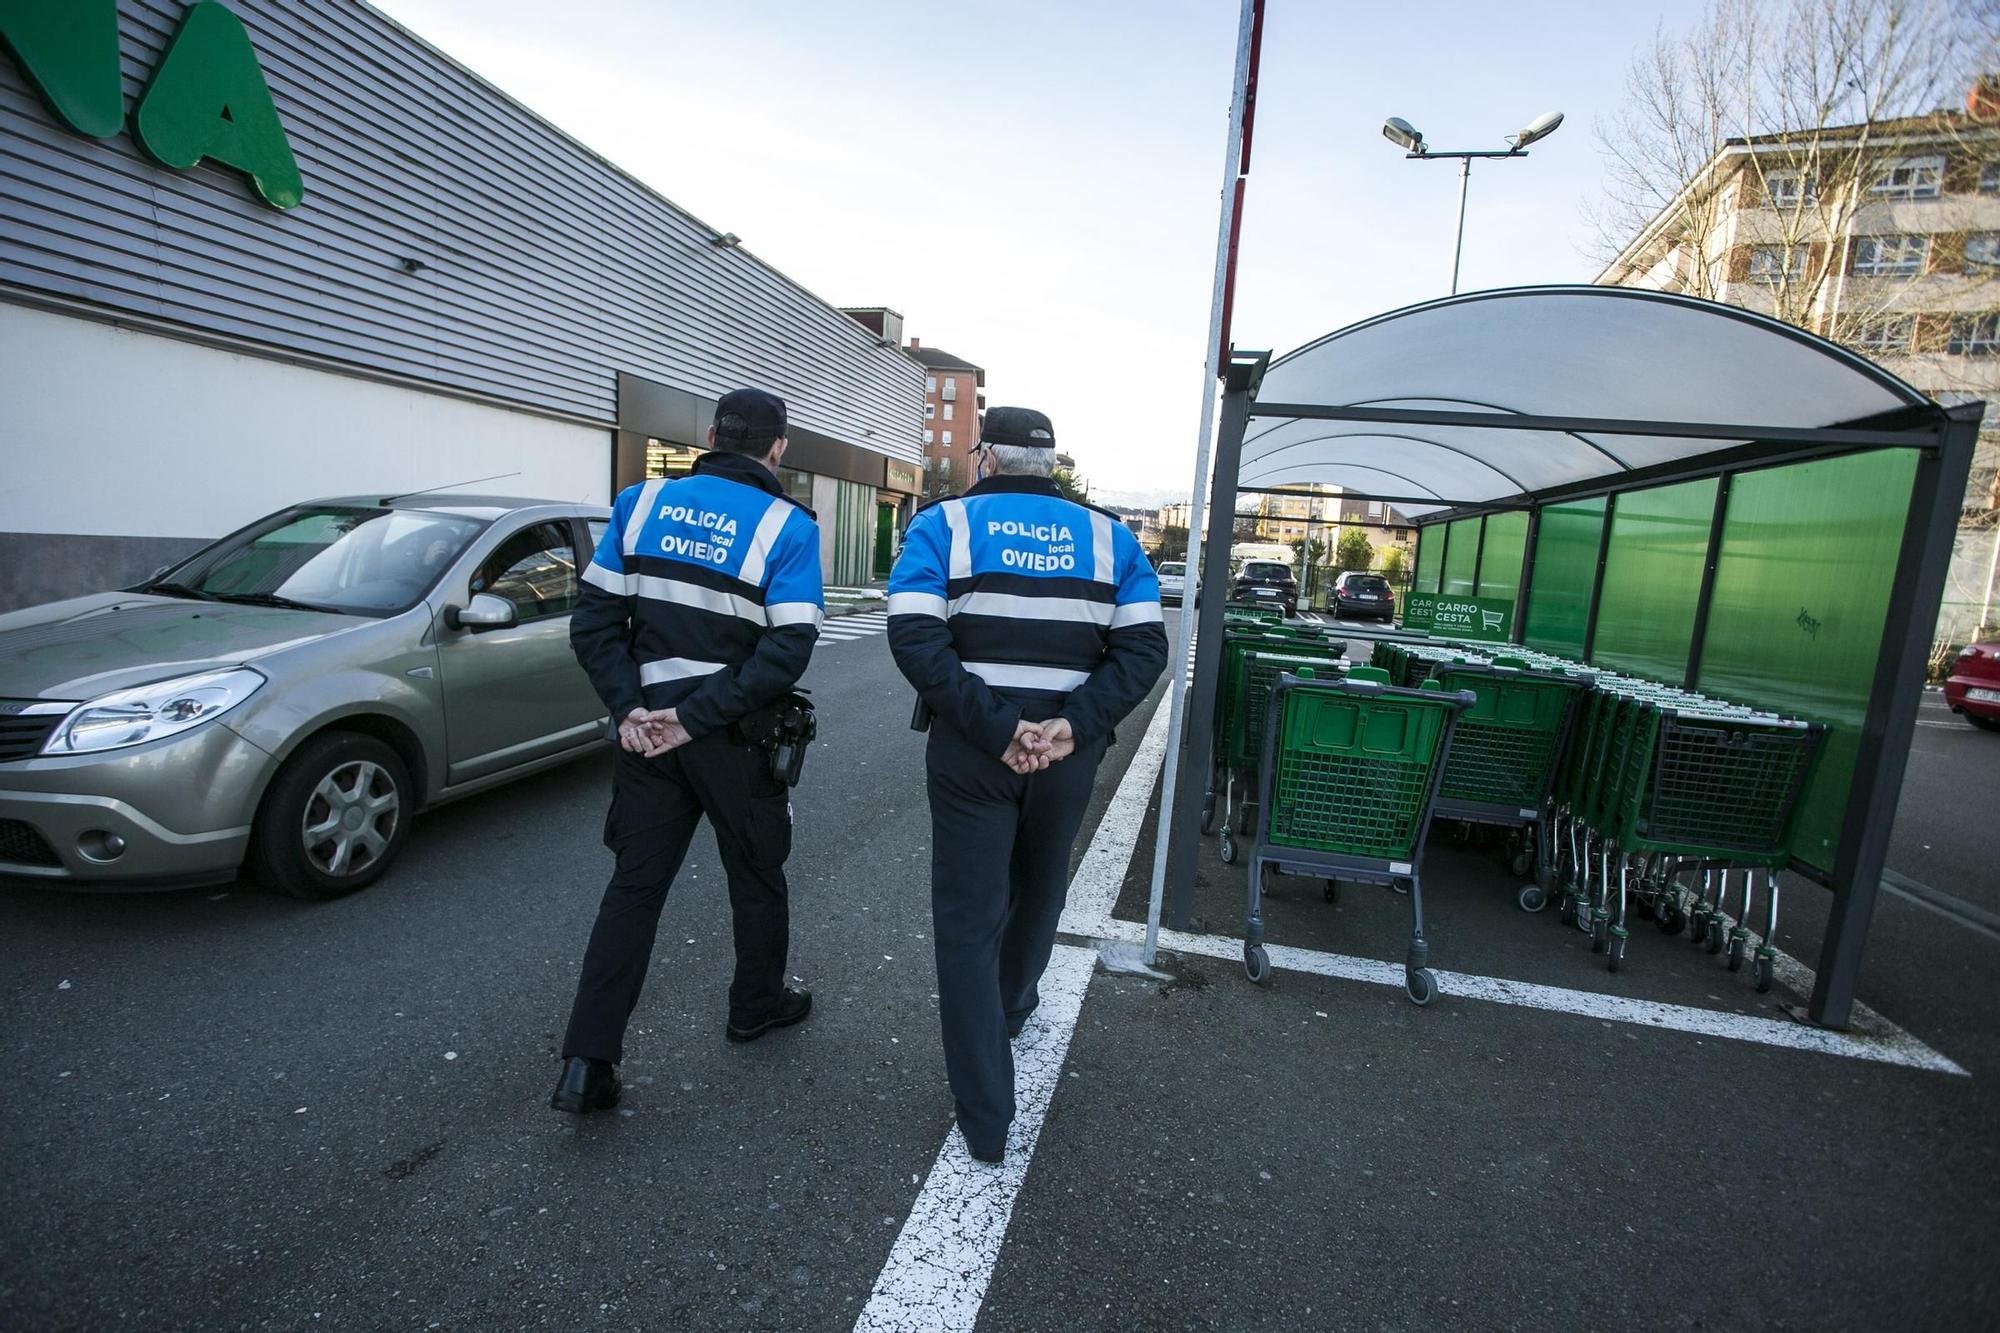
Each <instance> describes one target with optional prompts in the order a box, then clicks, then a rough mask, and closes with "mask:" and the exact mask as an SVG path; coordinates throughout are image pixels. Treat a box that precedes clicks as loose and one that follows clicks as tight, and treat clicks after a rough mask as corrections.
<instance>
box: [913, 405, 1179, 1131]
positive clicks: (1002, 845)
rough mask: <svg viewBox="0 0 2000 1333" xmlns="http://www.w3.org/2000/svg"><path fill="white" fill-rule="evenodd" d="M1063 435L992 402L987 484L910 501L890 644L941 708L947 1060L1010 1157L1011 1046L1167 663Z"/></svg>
mask: <svg viewBox="0 0 2000 1333" xmlns="http://www.w3.org/2000/svg"><path fill="white" fill-rule="evenodd" d="M1055 443H1056V441H1055V431H1054V429H1053V428H1052V427H1051V426H1050V424H1049V419H1048V418H1047V417H1046V416H1044V415H1042V414H1041V413H1040V412H1036V411H1032V410H1030V409H1028V408H1022V407H995V408H991V409H989V410H988V411H987V413H986V419H985V422H984V425H983V427H982V429H981V432H980V443H979V451H980V471H981V476H982V479H981V480H980V481H979V483H978V484H977V485H975V486H973V487H972V489H971V490H969V491H967V492H966V493H965V495H964V496H963V497H958V498H953V499H948V500H941V501H937V502H935V503H933V504H931V505H928V506H926V507H925V508H923V509H921V510H919V511H918V512H917V514H916V516H915V517H914V518H912V519H911V520H910V527H909V532H908V534H907V535H906V536H905V538H904V543H903V552H902V555H901V557H900V558H899V559H898V560H897V562H896V568H895V572H894V574H893V575H892V576H891V577H890V580H889V647H890V650H891V652H893V653H894V655H895V658H896V665H897V667H899V668H900V669H901V670H902V673H903V674H904V676H906V677H908V678H909V681H910V683H911V684H912V685H914V686H916V688H917V694H918V696H919V699H920V705H919V715H920V717H921V716H922V715H924V714H925V713H928V714H929V718H930V722H929V725H930V738H929V742H928V748H927V751H926V755H925V773H926V776H927V778H928V781H929V788H930V805H931V912H932V918H933V925H934V930H933V935H934V937H935V941H936V949H937V970H938V1009H939V1016H940V1018H941V1019H942V1021H943V1025H944V1051H945V1072H946V1074H947V1075H948V1077H949V1078H950V1081H951V1091H952V1098H953V1100H954V1102H955V1103H956V1105H957V1110H958V1126H959V1130H960V1132H961V1133H962V1134H963V1135H964V1138H965V1144H966V1148H967V1150H968V1151H969V1152H970V1153H971V1154H972V1156H973V1157H975V1158H977V1159H979V1160H980V1161H984V1162H998V1161H1000V1160H1001V1159H1002V1157H1003V1155H1004V1152H1005V1148H1006V1143H1007V1131H1008V1126H1009V1125H1010V1124H1011V1123H1012V1121H1013V1118H1014V1061H1013V1052H1012V1051H1011V1050H1010V1049H1009V1047H1008V1041H1009V1039H1010V1038H1012V1037H1015V1036H1018V1035H1019V1034H1020V1031H1021V1027H1022V1024H1024V1023H1025V1022H1027V1020H1028V1016H1029V1015H1030V1014H1032V1013H1033V1012H1034V1009H1035V1006H1036V1005H1037V1004H1038V1003H1039V1002H1040V995H1039V992H1038V990H1037V987H1038V985H1039V983H1040V981H1041V976H1042V972H1043V970H1044V969H1045V968H1047V966H1048V962H1049V955H1050V953H1051V952H1052V951H1053V949H1054V947H1055V936H1056V923H1057V921H1058V920H1059V919H1060V918H1061V916H1062V908H1063V898H1064V896H1065V893H1066V890H1067V887H1068V880H1069V857H1070V849H1071V847H1072V846H1073V845H1074V843H1075V841H1076V834H1077V829H1078V827H1079V826H1080V825H1081V824H1082V822H1083V814H1084V807H1085V805H1086V804H1087V803H1088V801H1089V799H1090V791H1091V785H1092V783H1093V781H1094V779H1095V777H1096V774H1097V765H1098V762H1099V761H1100V760H1101V759H1102V758H1103V757H1104V750H1105V746H1106V745H1107V744H1108V743H1109V741H1110V739H1111V730H1112V728H1113V727H1114V726H1116V725H1117V723H1118V722H1119V720H1120V719H1121V718H1123V717H1124V716H1125V715H1126V714H1127V713H1129V712H1131V711H1132V709H1133V708H1135V707H1136V706H1138V704H1139V702H1140V700H1142V699H1144V698H1145V697H1146V694H1147V692H1148V691H1150V690H1151V689H1152V687H1153V682H1154V681H1155V680H1156V679H1157V678H1158V676H1159V674H1160V670H1161V668H1162V667H1164V666H1165V665H1166V660H1167V636H1166V631H1165V628H1164V627H1163V625H1162V624H1161V617H1160V587H1159V581H1158V580H1157V579H1156V578H1155V577H1154V574H1153V570H1152V566H1151V565H1150V564H1149V563H1148V562H1147V560H1146V557H1145V554H1144V553H1143V552H1142V551H1141V550H1140V549H1139V543H1138V541H1137V540H1136V539H1135V538H1134V537H1133V536H1132V532H1131V529H1129V528H1127V527H1126V526H1125V524H1124V523H1123V522H1122V521H1121V520H1119V519H1118V518H1116V517H1114V516H1113V515H1111V514H1109V513H1106V512H1105V511H1103V510H1100V509H1096V508H1093V507H1091V506H1088V505H1080V504H1076V503H1073V502H1072V501H1069V500H1066V499H1064V498H1063V497H1062V494H1061V493H1060V492H1059V491H1058V490H1057V489H1056V485H1055V482H1054V481H1053V480H1051V476H1052V474H1053V472H1054V466H1055Z"/></svg>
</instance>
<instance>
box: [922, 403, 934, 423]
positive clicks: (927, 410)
mask: <svg viewBox="0 0 2000 1333" xmlns="http://www.w3.org/2000/svg"><path fill="white" fill-rule="evenodd" d="M936 416H937V404H936V403H925V404H924V420H925V421H930V420H932V419H933V418H935V417H936Z"/></svg>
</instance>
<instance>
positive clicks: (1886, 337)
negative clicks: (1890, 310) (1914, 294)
mask: <svg viewBox="0 0 2000 1333" xmlns="http://www.w3.org/2000/svg"><path fill="white" fill-rule="evenodd" d="M1916 335H1917V317H1916V316H1915V315H1890V316H1888V317H1886V318H1883V319H1871V320H1869V321H1868V322H1866V323H1865V324H1862V325H1861V326H1860V327H1858V328H1856V329H1855V330H1854V350H1855V351H1857V352H1866V353H1868V354H1869V355H1870V356H1901V355H1903V354H1904V353H1906V352H1908V351H1909V350H1910V343H1911V340H1913V339H1914V338H1915V337H1916Z"/></svg>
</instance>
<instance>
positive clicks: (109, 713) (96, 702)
mask: <svg viewBox="0 0 2000 1333" xmlns="http://www.w3.org/2000/svg"><path fill="white" fill-rule="evenodd" d="M263 683H264V677H263V676H262V675H261V674H259V673H258V672H255V671H252V670H250V669H249V668H248V667H237V668H235V669H233V670H230V671H208V672H204V673H202V674H201V675H199V676H182V677H180V678H179V679H176V680H163V681H161V682H159V683H158V684H156V685H141V686H139V687H137V688H136V689H130V690H119V691H117V692H116V693H115V694H106V695H103V696H101V697H99V698H96V699H92V700H91V701H90V702H89V703H87V704H84V705H82V706H81V707H79V708H78V709H77V710H76V711H75V712H73V713H71V714H70V715H69V716H68V717H67V718H66V719H64V721H63V724H62V725H61V726H60V727H57V728H56V730H55V734H54V735H52V736H50V737H49V739H48V743H47V744H45V745H44V746H42V753H43V754H53V755H63V754H90V753H93V752H95V751H98V750H118V749H123V748H124V747H125V746H128V745H139V744H143V743H144V742H146V741H157V740H162V739H164V738H166V737H168V736H178V735H179V734H180V733H182V732H184V731H189V730H192V729H193V728H195V727H198V726H200V725H201V724H202V723H204V722H206V721H208V720H209V719H210V718H214V717H220V716H221V715H222V714H224V713H226V712H228V711H229V710H230V709H232V708H234V707H236V705H238V704H240V703H242V702H243V701H244V700H245V699H248V698H249V697H250V696H251V695H252V694H255V693H256V692H257V689H258V687H259V686H261V685H262V684H263Z"/></svg>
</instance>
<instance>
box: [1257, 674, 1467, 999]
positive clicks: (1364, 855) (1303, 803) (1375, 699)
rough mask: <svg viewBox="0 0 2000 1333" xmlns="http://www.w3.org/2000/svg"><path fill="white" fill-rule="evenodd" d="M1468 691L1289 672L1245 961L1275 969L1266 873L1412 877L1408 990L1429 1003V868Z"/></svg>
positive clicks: (1377, 880) (1397, 880)
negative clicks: (1268, 945)
mask: <svg viewBox="0 0 2000 1333" xmlns="http://www.w3.org/2000/svg"><path fill="white" fill-rule="evenodd" d="M1473 702H1474V696H1473V695H1472V694H1471V693H1470V692H1469V691H1466V692H1460V693H1456V694H1454V693H1451V692H1449V691H1446V690H1443V689H1440V688H1438V687H1437V686H1435V685H1430V686H1426V687H1424V688H1421V689H1405V688H1403V687H1401V686H1396V685H1391V684H1390V683H1389V679H1388V676H1387V675H1386V674H1385V673H1384V672H1382V671H1380V670H1378V669H1376V668H1373V667H1354V668H1351V669H1350V670H1349V671H1348V673H1347V676H1346V677H1345V678H1344V679H1340V680H1324V679H1317V678H1314V677H1308V676H1304V675H1302V674H1287V675H1285V676H1283V677H1281V678H1280V679H1279V680H1278V682H1277V684H1276V685H1275V687H1274V688H1273V689H1272V691H1271V698H1270V704H1269V710H1268V715H1267V718H1266V722H1265V726H1264V734H1263V753H1262V758H1261V761H1260V763H1259V765H1258V774H1259V788H1258V791H1259V810H1260V815H1259V818H1258V820H1257V825H1256V828H1257V837H1256V841H1255V843H1254V844H1253V847H1252V850H1251V855H1250V874H1249V903H1248V912H1247V914H1246V919H1245V923H1244V936H1243V970H1244V972H1245V973H1246V974H1247V975H1248V976H1249V978H1250V980H1251V981H1253V982H1261V981H1263V980H1264V979H1265V978H1266V977H1268V976H1269V975H1270V970H1271V960H1270V955H1269V953H1268V952H1267V951H1266V950H1265V948H1264V914H1263V903H1264V877H1265V875H1266V873H1267V872H1277V873H1280V874H1288V875H1306V876H1311V877H1315V878H1321V879H1325V880H1328V881H1329V883H1330V884H1331V883H1333V882H1338V881H1343V880H1344V881H1348V882H1353V883H1362V884H1382V885H1387V886H1390V887H1401V886H1407V888H1408V891H1409V896H1410V921H1411V926H1410V946H1409V953H1408V956H1407V958H1406V959H1405V962H1404V972H1403V977H1404V981H1403V984H1404V988H1405V989H1406V990H1407V992H1408V993H1409V997H1410V999H1411V1001H1412V1002H1414V1003H1416V1004H1429V1003H1430V1002H1431V1000H1432V999H1433V998H1434V997H1435V996H1436V994H1437V975H1436V973H1434V972H1432V971H1431V969H1430V966H1429V961H1430V946H1429V944H1428V942H1427V941H1426V940H1425V938H1424V898H1423V886H1422V869H1421V868H1422V865H1423V856H1424V840H1425V837H1426V836H1427V831H1428V830H1429V828H1430V822H1431V807H1432V804H1433V802H1434V801H1435V800H1436V799H1437V791H1438V781H1439V779H1440V778H1441V777H1442V776H1443V774H1444V770H1445V764H1446V760H1447V757H1448V756H1449V754H1450V750H1451V741H1452V729H1453V726H1454V724H1455V723H1456V722H1457V720H1458V717H1459V714H1460V713H1462V712H1463V711H1464V710H1465V709H1467V708H1469V707H1471V706H1472V704H1473Z"/></svg>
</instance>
